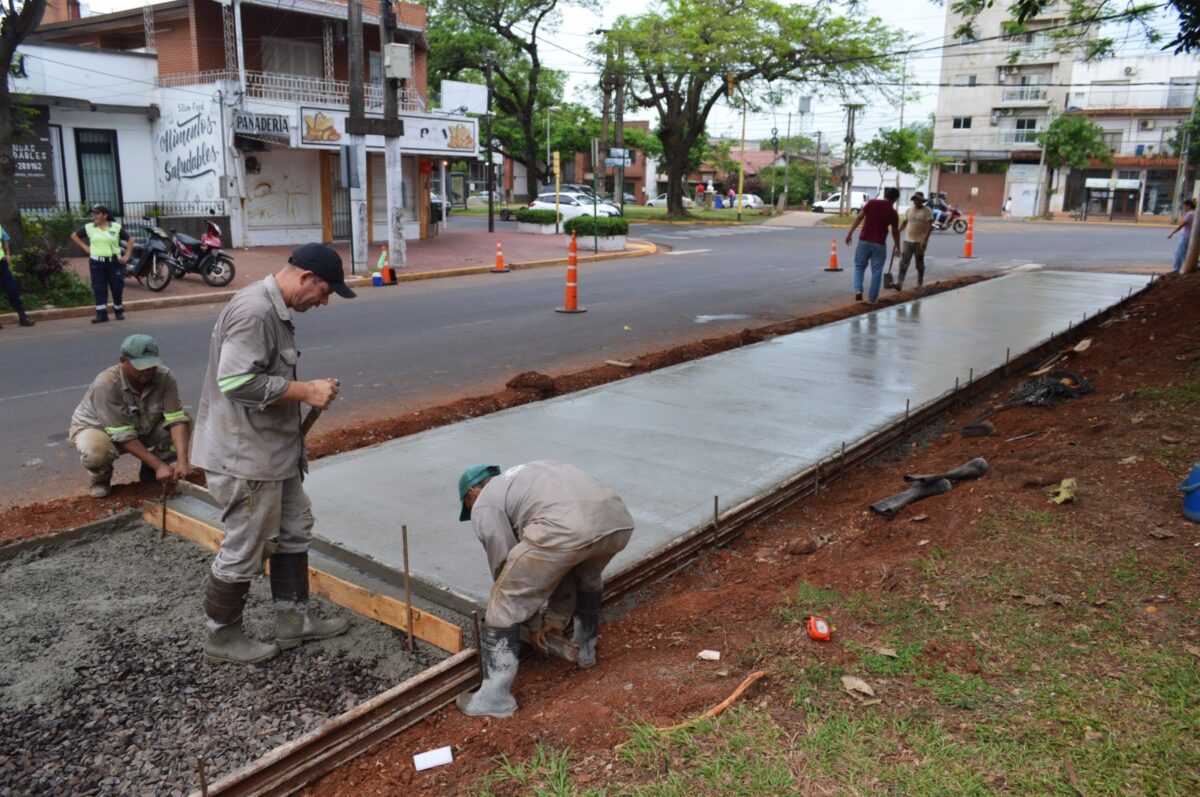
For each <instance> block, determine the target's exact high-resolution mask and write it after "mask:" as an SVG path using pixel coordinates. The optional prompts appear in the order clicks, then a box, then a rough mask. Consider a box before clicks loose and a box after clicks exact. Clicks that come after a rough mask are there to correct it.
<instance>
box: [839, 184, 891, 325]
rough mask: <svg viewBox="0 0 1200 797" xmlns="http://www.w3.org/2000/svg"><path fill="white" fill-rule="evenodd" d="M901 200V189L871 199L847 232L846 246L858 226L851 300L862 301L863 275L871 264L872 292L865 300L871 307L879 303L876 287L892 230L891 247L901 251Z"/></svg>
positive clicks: (881, 272)
mask: <svg viewBox="0 0 1200 797" xmlns="http://www.w3.org/2000/svg"><path fill="white" fill-rule="evenodd" d="M899 199H900V189H898V188H886V189H884V191H883V199H872V200H871V201H869V202H867V204H865V205H863V206H862V209H861V210H859V211H858V216H857V217H856V218H855V219H854V223H853V224H851V225H850V231H849V232H847V233H846V246H849V245H850V241H851V239H852V237H853V236H854V231H855V230H856V229H858V225H860V224H861V225H862V232H860V233H859V234H858V247H857V248H856V249H855V250H854V299H855V301H859V302H861V301H862V291H863V274H864V273H865V272H866V270H867V264H868V263H870V265H871V290H870V292H868V294H867V299H868V300H869V301H870V302H871V304H875V303H876V302H877V301H878V300H879V286H880V283H881V282H883V264H884V261H886V260H887V233H888V228H889V227H890V228H891V230H892V245H893V246H894V247H895V248H896V249H897V250H899V249H900V217H899V216H898V215H897V214H896V201H897V200H899Z"/></svg>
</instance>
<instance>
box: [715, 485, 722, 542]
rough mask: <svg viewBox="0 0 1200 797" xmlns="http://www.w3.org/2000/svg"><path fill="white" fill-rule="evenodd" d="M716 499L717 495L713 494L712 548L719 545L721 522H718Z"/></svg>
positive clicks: (717, 498)
mask: <svg viewBox="0 0 1200 797" xmlns="http://www.w3.org/2000/svg"><path fill="white" fill-rule="evenodd" d="M718 500H719V496H716V495H714V496H713V547H714V548H720V547H721V536H720V533H721V524H720V522H719V519H720V515H719V510H718V503H717V502H718Z"/></svg>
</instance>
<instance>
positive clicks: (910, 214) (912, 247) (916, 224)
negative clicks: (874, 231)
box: [895, 191, 933, 291]
mask: <svg viewBox="0 0 1200 797" xmlns="http://www.w3.org/2000/svg"><path fill="white" fill-rule="evenodd" d="M900 232H902V233H904V243H903V248H902V249H901V250H900V276H899V278H898V279H897V280H896V286H895V287H896V290H898V291H901V290H904V275H905V274H907V273H908V262H909V261H910V260H912V259H913V258H914V257H915V258H916V263H917V287H918V288H920V287H921V286H922V285H924V284H925V248H926V247H927V246H928V245H929V236H930V235H931V234H933V211H932V210H930V209H929V208H927V207H925V195H924V194H922V193H921V192H920V191H918V192H916V193H915V194H913V195H912V207H911V208H909V209H908V211H907V212H906V213H905V214H904V221H903V222H902V223H901V224H900Z"/></svg>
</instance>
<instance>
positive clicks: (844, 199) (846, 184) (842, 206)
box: [838, 103, 863, 215]
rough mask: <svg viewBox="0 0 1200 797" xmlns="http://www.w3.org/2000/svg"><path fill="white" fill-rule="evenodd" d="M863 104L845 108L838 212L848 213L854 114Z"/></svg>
mask: <svg viewBox="0 0 1200 797" xmlns="http://www.w3.org/2000/svg"><path fill="white" fill-rule="evenodd" d="M862 107H863V106H862V105H861V104H858V103H847V104H846V106H845V108H846V139H845V143H846V162H845V163H844V164H843V169H842V192H841V197H840V200H839V202H838V213H839V214H841V215H848V214H849V213H850V192H851V191H852V190H853V189H854V115H855V114H856V113H858V109H859V108H862Z"/></svg>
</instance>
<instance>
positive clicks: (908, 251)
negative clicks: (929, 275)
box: [896, 241, 925, 288]
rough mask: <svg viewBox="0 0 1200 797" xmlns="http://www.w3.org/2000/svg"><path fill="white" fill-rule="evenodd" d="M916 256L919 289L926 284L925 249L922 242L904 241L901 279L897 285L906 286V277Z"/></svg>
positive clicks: (901, 258)
mask: <svg viewBox="0 0 1200 797" xmlns="http://www.w3.org/2000/svg"><path fill="white" fill-rule="evenodd" d="M914 255H915V256H916V261H917V287H918V288H919V287H921V286H922V285H924V284H925V247H924V246H922V245H921V242H920V241H904V242H903V243H902V244H901V248H900V277H899V278H898V279H897V280H896V284H897V285H903V284H904V275H905V274H907V273H908V263H909V261H910V260H912V259H913V256H914Z"/></svg>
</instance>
